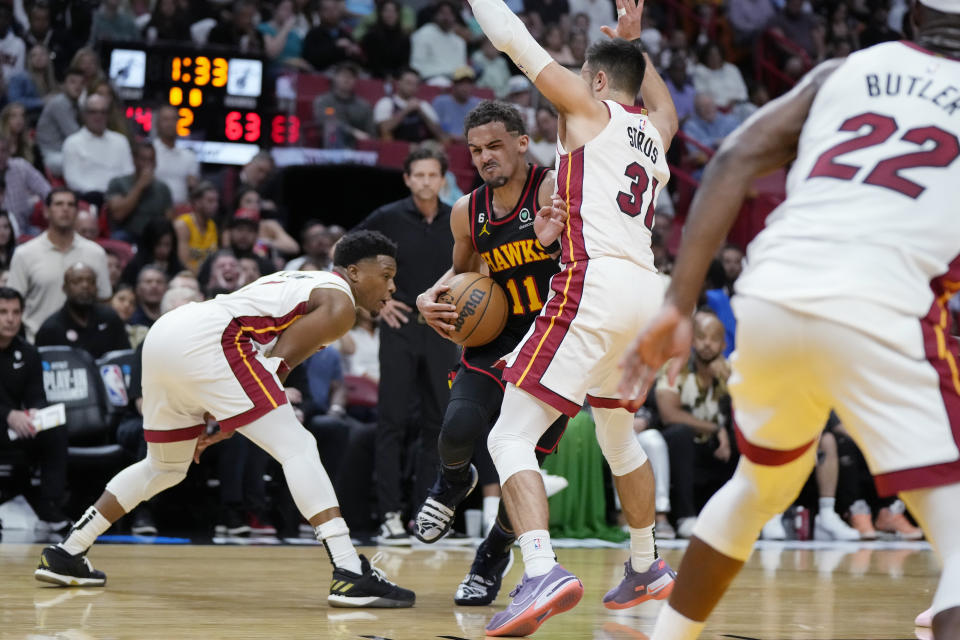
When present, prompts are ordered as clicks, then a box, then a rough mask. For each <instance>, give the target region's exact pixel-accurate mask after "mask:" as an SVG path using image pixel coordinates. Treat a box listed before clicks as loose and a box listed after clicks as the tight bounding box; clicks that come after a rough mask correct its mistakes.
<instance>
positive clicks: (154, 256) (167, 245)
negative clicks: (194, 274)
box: [121, 218, 183, 285]
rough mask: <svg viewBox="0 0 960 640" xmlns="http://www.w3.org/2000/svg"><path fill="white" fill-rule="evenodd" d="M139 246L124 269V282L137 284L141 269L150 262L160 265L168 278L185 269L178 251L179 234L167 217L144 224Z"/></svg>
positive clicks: (150, 263)
mask: <svg viewBox="0 0 960 640" xmlns="http://www.w3.org/2000/svg"><path fill="white" fill-rule="evenodd" d="M137 246H138V249H137V253H136V255H134V256H133V258H131V259H130V262H128V263H127V266H126V267H124V269H123V275H122V276H121V280H123V282H126V283H127V284H130V285H133V284H136V281H137V276H138V275H139V274H140V270H141V269H143V268H144V267H145V266H147V265H148V264H149V265H153V266H156V267H160V268H161V269H162V270H163V273H164V274H165V275H166V276H167V278H168V279H169V278H173V277H174V276H176V275H177V274H178V273H180V272H181V271H183V264H182V263H181V262H180V258H179V257H178V255H179V252H178V251H177V234H176V232H174V230H173V224H172V223H171V222H170V221H169V220H167V219H166V218H154V219H153V220H150V222H148V223H147V224H146V226H144V228H143V233H142V235H141V236H140V242H139V244H138V245H137Z"/></svg>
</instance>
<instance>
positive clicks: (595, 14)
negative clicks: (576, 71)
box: [558, 0, 646, 64]
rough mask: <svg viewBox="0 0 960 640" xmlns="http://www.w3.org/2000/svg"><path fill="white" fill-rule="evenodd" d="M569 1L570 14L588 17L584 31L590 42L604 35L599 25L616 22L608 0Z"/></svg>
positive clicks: (612, 4) (612, 8)
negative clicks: (588, 22)
mask: <svg viewBox="0 0 960 640" xmlns="http://www.w3.org/2000/svg"><path fill="white" fill-rule="evenodd" d="M569 2H570V13H571V14H573V15H576V14H585V15H586V16H587V17H588V18H589V20H590V25H589V26H588V27H587V30H586V31H587V40H588V41H590V42H591V43H593V42H596V41H597V40H600V39H601V38H605V37H606V36H604V35H603V32H602V31H600V27H602V26H604V25H607V26H609V25H615V24H616V21H617V17H616V14H615V12H614V9H615V5H614V3H613V2H610V0H569ZM645 31H646V29H644V32H645ZM558 62H559V60H558ZM561 64H562V63H561Z"/></svg>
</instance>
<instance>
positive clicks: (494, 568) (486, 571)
mask: <svg viewBox="0 0 960 640" xmlns="http://www.w3.org/2000/svg"><path fill="white" fill-rule="evenodd" d="M512 566H513V549H508V550H507V553H506V554H505V555H496V556H494V555H492V554H490V553H488V552H487V547H486V543H485V542H484V543H482V544H481V545H480V546H479V547H477V555H476V557H474V559H473V565H472V566H471V567H470V573H468V574H467V577H465V578H464V579H463V582H461V583H460V586H458V587H457V593H456V594H455V595H454V596H453V601H454V602H455V603H457V604H459V605H461V606H464V607H485V606H487V605H489V604H493V601H494V600H496V599H497V594H498V593H500V583H501V582H502V581H503V579H504V578H505V577H506V575H507V574H508V573H510V568H511V567H512Z"/></svg>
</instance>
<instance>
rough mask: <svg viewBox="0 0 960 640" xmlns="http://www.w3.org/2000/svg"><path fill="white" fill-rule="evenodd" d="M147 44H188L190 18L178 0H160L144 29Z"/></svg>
mask: <svg viewBox="0 0 960 640" xmlns="http://www.w3.org/2000/svg"><path fill="white" fill-rule="evenodd" d="M144 35H146V37H147V42H149V43H154V42H156V41H158V40H159V41H161V42H188V41H189V40H190V17H189V15H187V12H186V11H184V10H183V9H182V8H181V7H180V6H179V5H178V4H177V0H158V2H157V4H156V6H155V7H154V9H153V15H152V16H150V22H148V23H147V28H146V29H144Z"/></svg>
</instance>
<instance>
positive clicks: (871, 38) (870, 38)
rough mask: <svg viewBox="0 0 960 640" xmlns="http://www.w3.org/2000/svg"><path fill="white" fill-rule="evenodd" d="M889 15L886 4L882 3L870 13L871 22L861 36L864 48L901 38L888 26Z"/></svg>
mask: <svg viewBox="0 0 960 640" xmlns="http://www.w3.org/2000/svg"><path fill="white" fill-rule="evenodd" d="M888 15H889V12H888V9H887V7H886V6H885V3H880V4H879V5H877V6H876V7H874V9H873V11H871V12H870V22H869V23H868V24H867V27H866V28H865V29H864V30H863V32H862V33H861V34H860V44H861V45H862V46H863V47H872V46H873V45H875V44H880V43H881V42H888V41H890V40H897V39H899V38H900V37H901V36H900V34H899V33H897V32H896V31H894V30H893V29H891V28H890V25H889V24H887V16H888Z"/></svg>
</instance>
